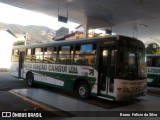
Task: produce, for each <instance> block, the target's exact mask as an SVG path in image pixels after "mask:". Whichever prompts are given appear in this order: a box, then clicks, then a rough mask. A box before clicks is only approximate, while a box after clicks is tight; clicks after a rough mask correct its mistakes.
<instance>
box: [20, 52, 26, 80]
mask: <svg viewBox="0 0 160 120" xmlns="http://www.w3.org/2000/svg"><path fill="white" fill-rule="evenodd" d="M24 53H25V52H20V53H19V68H18V77H19V78H22V77H23V64H24Z"/></svg>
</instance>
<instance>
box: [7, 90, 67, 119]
mask: <svg viewBox="0 0 160 120" xmlns="http://www.w3.org/2000/svg"><path fill="white" fill-rule="evenodd" d="M9 93H11V94H13V95H15V96H17V97H19V98H21V99H23V100H24V101H26V102H28V103H31V104H32V105H34V106H36V107H37V108H40V109H42V110H44V111H48V112H53V113H54V114H56V115H57V116H63V115H64V113H63V111H60V110H58V109H56V108H53V107H50V106H47V105H45V104H43V103H40V102H38V101H35V100H33V99H30V98H28V97H25V96H23V95H20V94H17V93H15V92H13V91H9Z"/></svg>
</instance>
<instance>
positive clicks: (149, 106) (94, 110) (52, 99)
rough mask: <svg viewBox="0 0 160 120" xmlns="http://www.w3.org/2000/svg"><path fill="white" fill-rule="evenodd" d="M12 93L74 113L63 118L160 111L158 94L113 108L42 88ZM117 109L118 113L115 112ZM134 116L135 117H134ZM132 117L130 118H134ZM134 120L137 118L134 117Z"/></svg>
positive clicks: (93, 118) (76, 119) (89, 118)
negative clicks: (106, 107)
mask: <svg viewBox="0 0 160 120" xmlns="http://www.w3.org/2000/svg"><path fill="white" fill-rule="evenodd" d="M10 92H11V93H13V94H18V95H21V96H24V97H27V98H29V99H32V100H35V101H37V102H39V103H42V104H45V105H48V106H52V107H54V108H58V109H60V110H62V111H66V112H68V113H70V114H74V115H75V116H76V117H72V118H65V120H81V119H82V118H83V119H86V120H97V119H100V120H101V119H102V120H106V116H112V114H113V116H114V114H116V116H118V115H119V111H121V112H123V111H124V112H125V111H135V112H136V111H141V112H144V111H160V107H159V100H160V97H158V96H149V95H147V96H145V97H141V98H139V99H136V100H135V101H134V103H133V104H130V105H128V106H122V107H118V108H113V109H105V108H102V107H98V106H95V105H92V104H88V103H86V102H83V101H79V100H76V99H73V98H70V97H66V96H63V95H60V94H57V93H54V92H50V91H46V90H42V89H14V90H11V91H10ZM117 111H118V115H117V113H116V112H117ZM100 114H101V115H102V116H105V117H100V118H98V117H97V116H100ZM78 116H79V117H78ZM113 116H112V117H108V119H114V120H117V119H122V120H125V117H113ZM134 118H135V117H134ZM134 118H133V117H132V119H134ZM144 118H145V120H150V119H151V118H152V119H153V120H154V119H155V120H157V119H159V118H158V117H143V118H142V117H140V119H142V120H143V119H144ZM135 119H136V120H137V119H138V118H135Z"/></svg>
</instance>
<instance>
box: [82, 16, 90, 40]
mask: <svg viewBox="0 0 160 120" xmlns="http://www.w3.org/2000/svg"><path fill="white" fill-rule="evenodd" d="M88 30H89V23H88V16H86V17H85V18H84V33H83V37H84V38H87V37H88Z"/></svg>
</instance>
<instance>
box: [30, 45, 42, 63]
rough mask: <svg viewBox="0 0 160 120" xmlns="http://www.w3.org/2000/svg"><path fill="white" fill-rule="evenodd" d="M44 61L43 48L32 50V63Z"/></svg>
mask: <svg viewBox="0 0 160 120" xmlns="http://www.w3.org/2000/svg"><path fill="white" fill-rule="evenodd" d="M42 61H43V48H35V49H32V62H42Z"/></svg>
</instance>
